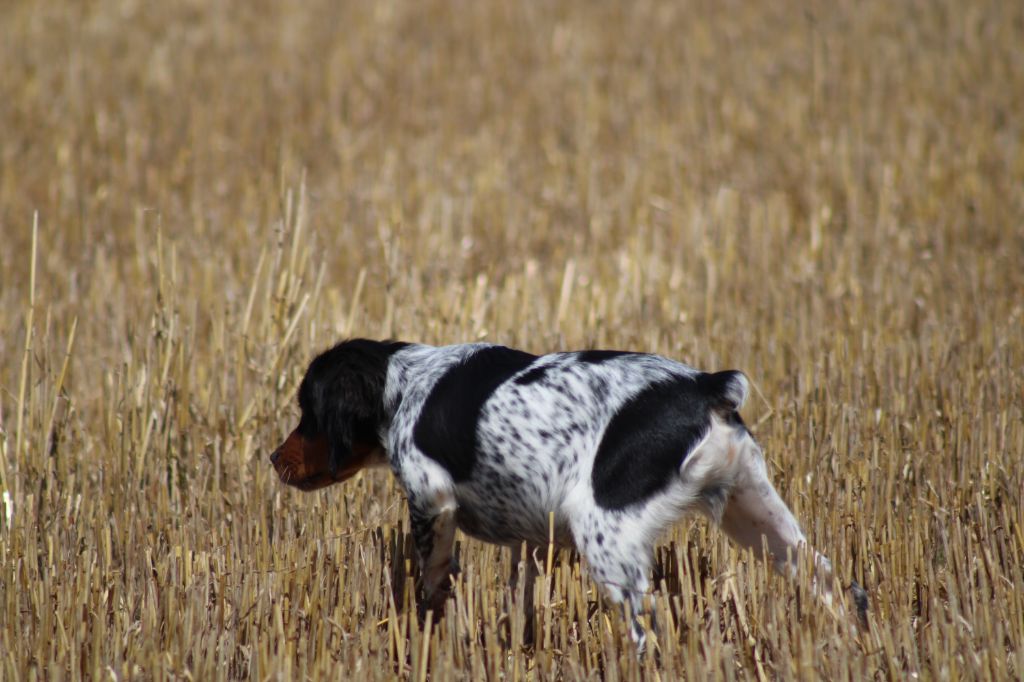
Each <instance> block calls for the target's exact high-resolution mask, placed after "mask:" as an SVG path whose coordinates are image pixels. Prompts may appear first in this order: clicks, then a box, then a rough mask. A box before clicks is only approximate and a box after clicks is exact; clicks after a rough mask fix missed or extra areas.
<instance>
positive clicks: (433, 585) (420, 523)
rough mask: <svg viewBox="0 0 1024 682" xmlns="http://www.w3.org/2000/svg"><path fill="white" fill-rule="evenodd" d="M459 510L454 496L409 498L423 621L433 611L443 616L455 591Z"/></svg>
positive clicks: (435, 495)
mask: <svg viewBox="0 0 1024 682" xmlns="http://www.w3.org/2000/svg"><path fill="white" fill-rule="evenodd" d="M455 509H456V504H455V498H454V495H450V494H434V495H430V496H428V497H426V498H420V497H418V496H412V495H410V497H409V521H410V526H411V529H412V536H413V542H414V543H415V545H416V554H417V557H418V559H419V565H420V580H419V593H420V595H419V597H420V598H419V613H420V616H421V618H422V617H424V616H426V612H427V611H430V610H432V611H434V617H435V619H437V618H439V617H440V616H441V614H442V613H443V612H444V603H445V601H446V600H447V599H448V595H449V593H450V591H451V577H452V576H453V575H456V574H458V572H459V567H458V564H457V563H456V561H455V559H454V557H453V556H452V546H453V545H454V542H455Z"/></svg>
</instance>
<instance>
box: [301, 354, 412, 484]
mask: <svg viewBox="0 0 1024 682" xmlns="http://www.w3.org/2000/svg"><path fill="white" fill-rule="evenodd" d="M407 345H408V344H406V343H402V342H400V341H370V340H368V339H350V340H348V341H342V342H341V343H339V344H338V345H336V346H334V347H333V348H330V349H328V350H326V351H324V352H323V353H321V354H320V355H318V356H316V357H315V358H314V359H313V361H312V362H311V363H309V369H307V370H306V376H305V377H304V378H303V379H302V384H301V385H300V386H299V407H300V408H301V409H302V418H301V420H300V421H299V427H298V428H299V433H300V434H301V435H302V436H303V437H306V438H314V437H316V436H319V435H324V436H326V437H327V444H328V447H329V448H330V466H331V471H332V473H336V472H337V471H339V470H340V469H341V468H342V465H343V464H344V463H345V460H346V459H347V458H349V457H351V456H352V444H353V443H363V444H368V445H379V444H380V443H379V437H378V435H377V434H378V432H379V431H380V427H381V422H382V421H383V420H384V418H385V414H384V382H385V381H386V379H387V372H388V360H389V359H390V358H391V355H392V353H394V352H395V351H397V350H399V349H401V348H403V347H405V346H407Z"/></svg>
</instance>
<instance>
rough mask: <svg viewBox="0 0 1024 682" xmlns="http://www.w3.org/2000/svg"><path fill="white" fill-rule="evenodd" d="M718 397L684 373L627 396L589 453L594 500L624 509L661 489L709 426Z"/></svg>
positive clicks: (612, 507) (603, 505)
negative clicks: (712, 409)
mask: <svg viewBox="0 0 1024 682" xmlns="http://www.w3.org/2000/svg"><path fill="white" fill-rule="evenodd" d="M717 399H718V398H717V397H716V396H714V395H709V394H708V393H706V392H705V390H704V389H703V387H702V386H701V385H700V383H699V382H698V381H697V380H695V379H692V378H689V377H683V376H680V377H676V378H674V379H669V380H667V381H662V382H659V383H656V384H654V385H652V386H649V387H648V388H646V389H644V390H643V391H640V393H638V394H637V395H635V396H633V397H632V398H631V399H629V400H628V401H627V402H626V404H625V405H623V406H622V408H621V409H620V410H619V411H618V413H617V414H616V415H615V416H614V417H612V419H611V421H610V422H609V423H608V427H607V428H606V429H605V432H604V435H603V436H602V438H601V444H600V446H599V447H598V450H597V455H596V457H595V458H594V469H593V472H592V473H591V484H592V485H593V487H594V500H595V501H596V502H597V503H598V504H599V505H601V506H602V507H604V508H605V509H623V508H625V507H627V506H629V505H630V504H633V503H635V502H641V501H643V500H646V499H647V498H649V497H650V496H651V495H654V494H655V493H657V492H659V491H661V490H663V489H664V488H665V487H666V486H667V485H668V484H669V482H670V481H671V480H672V477H673V476H676V475H677V472H678V471H679V467H680V466H682V464H683V460H685V459H686V456H687V455H689V454H690V451H691V450H692V449H693V448H694V447H695V446H696V445H697V443H698V442H700V439H701V438H703V437H704V435H705V434H706V433H707V431H708V429H709V428H710V426H711V417H710V414H709V409H710V407H711V404H712V403H713V402H714V401H716V400H717Z"/></svg>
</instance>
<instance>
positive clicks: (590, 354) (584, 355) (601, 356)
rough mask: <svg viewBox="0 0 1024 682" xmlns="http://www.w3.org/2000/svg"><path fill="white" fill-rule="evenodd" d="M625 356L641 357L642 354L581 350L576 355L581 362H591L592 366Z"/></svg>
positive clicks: (621, 351)
mask: <svg viewBox="0 0 1024 682" xmlns="http://www.w3.org/2000/svg"><path fill="white" fill-rule="evenodd" d="M623 355H640V353H633V352H630V351H628V350H581V351H579V352H578V353H576V357H577V358H579V360H580V362H589V363H590V364H592V365H598V364H601V363H602V362H607V361H608V360H612V359H614V358H618V357H621V356H623Z"/></svg>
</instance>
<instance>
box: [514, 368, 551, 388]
mask: <svg viewBox="0 0 1024 682" xmlns="http://www.w3.org/2000/svg"><path fill="white" fill-rule="evenodd" d="M548 367H549V366H548V365H541V366H540V367H534V368H533V369H531V370H529V371H527V372H524V373H522V374H520V375H519V376H518V377H516V383H517V384H519V385H520V386H526V385H528V384H532V383H536V382H538V381H540V380H541V379H543V378H544V375H545V374H547V371H548Z"/></svg>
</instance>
